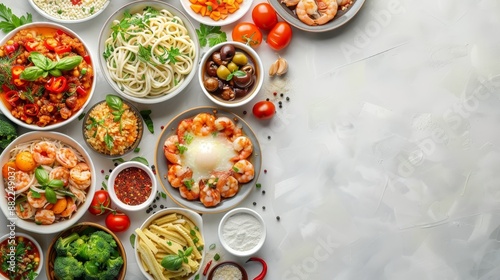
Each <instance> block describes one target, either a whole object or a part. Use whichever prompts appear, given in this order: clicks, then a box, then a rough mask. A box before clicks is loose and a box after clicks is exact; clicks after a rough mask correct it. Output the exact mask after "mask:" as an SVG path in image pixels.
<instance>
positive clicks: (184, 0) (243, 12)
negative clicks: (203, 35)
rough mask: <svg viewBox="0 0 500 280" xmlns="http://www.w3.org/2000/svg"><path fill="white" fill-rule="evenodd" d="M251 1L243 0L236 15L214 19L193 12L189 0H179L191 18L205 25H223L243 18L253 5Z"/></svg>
mask: <svg viewBox="0 0 500 280" xmlns="http://www.w3.org/2000/svg"><path fill="white" fill-rule="evenodd" d="M253 1H254V0H245V1H244V2H243V3H244V7H243V8H241V6H240V9H238V11H236V12H237V13H238V14H237V15H235V16H233V17H232V16H231V15H229V16H228V17H227V18H226V19H224V20H219V21H215V20H213V19H211V18H210V17H208V16H207V17H205V16H201V15H199V14H197V13H195V12H194V11H192V10H191V8H190V4H191V2H190V1H189V0H180V2H181V5H182V7H183V8H184V10H185V11H186V13H187V14H188V15H189V16H190V17H191V18H192V19H194V20H196V21H197V22H199V23H203V24H205V25H210V26H224V25H230V24H232V23H235V22H236V21H238V20H240V19H241V18H243V16H245V15H246V14H247V12H248V11H249V10H250V8H251V7H252V5H253ZM247 2H248V3H247ZM232 15H234V14H232Z"/></svg>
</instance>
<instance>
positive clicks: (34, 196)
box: [30, 189, 42, 198]
mask: <svg viewBox="0 0 500 280" xmlns="http://www.w3.org/2000/svg"><path fill="white" fill-rule="evenodd" d="M30 191H31V197H33V198H40V197H42V195H41V194H40V193H39V192H37V191H35V190H33V189H31V190H30Z"/></svg>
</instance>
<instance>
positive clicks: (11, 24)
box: [0, 4, 32, 33]
mask: <svg viewBox="0 0 500 280" xmlns="http://www.w3.org/2000/svg"><path fill="white" fill-rule="evenodd" d="M0 18H2V21H0V30H2V31H3V32H5V33H7V32H10V31H12V30H14V29H16V28H17V27H19V26H21V25H24V24H26V23H30V22H32V16H31V14H30V13H26V15H24V16H21V17H18V16H16V15H15V14H13V13H12V10H11V9H10V8H8V7H7V6H5V5H4V4H0Z"/></svg>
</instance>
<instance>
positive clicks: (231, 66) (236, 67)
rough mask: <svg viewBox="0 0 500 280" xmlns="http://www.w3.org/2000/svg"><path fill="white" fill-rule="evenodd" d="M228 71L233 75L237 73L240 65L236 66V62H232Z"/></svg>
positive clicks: (228, 66)
mask: <svg viewBox="0 0 500 280" xmlns="http://www.w3.org/2000/svg"><path fill="white" fill-rule="evenodd" d="M227 69H229V71H231V73H233V72H234V71H236V70H238V69H240V68H239V67H238V65H236V63H234V62H232V61H231V62H229V64H228V65H227Z"/></svg>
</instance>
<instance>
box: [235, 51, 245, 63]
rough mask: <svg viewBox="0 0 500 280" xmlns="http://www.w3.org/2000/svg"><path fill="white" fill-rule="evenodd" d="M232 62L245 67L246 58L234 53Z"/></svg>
mask: <svg viewBox="0 0 500 280" xmlns="http://www.w3.org/2000/svg"><path fill="white" fill-rule="evenodd" d="M232 61H233V62H234V63H236V64H238V65H246V64H247V63H248V57H247V56H246V55H245V54H244V53H241V52H236V53H235V54H234V57H233V60H232Z"/></svg>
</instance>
